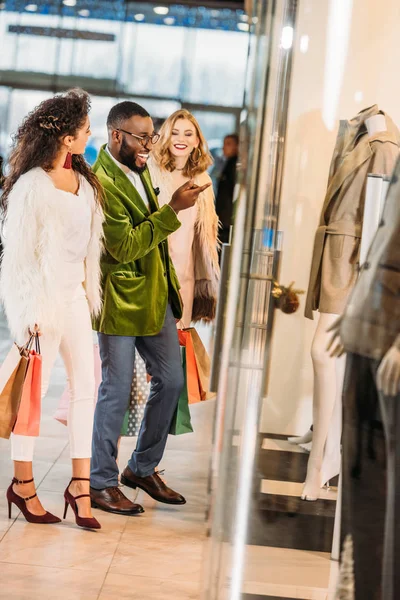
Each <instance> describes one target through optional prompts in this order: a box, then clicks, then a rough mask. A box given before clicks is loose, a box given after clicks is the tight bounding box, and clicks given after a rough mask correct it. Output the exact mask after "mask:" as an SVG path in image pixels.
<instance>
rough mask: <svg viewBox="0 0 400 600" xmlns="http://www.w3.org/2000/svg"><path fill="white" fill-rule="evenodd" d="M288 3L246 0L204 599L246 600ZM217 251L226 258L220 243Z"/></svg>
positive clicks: (278, 241)
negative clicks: (243, 82) (244, 77)
mask: <svg viewBox="0 0 400 600" xmlns="http://www.w3.org/2000/svg"><path fill="white" fill-rule="evenodd" d="M296 6H297V3H296V2H295V1H294V0H282V1H279V2H276V1H273V0H269V1H267V0H259V1H257V2H248V3H247V10H248V23H249V38H250V40H249V59H248V60H249V62H248V81H247V86H246V95H245V104H244V109H243V112H242V119H241V132H240V133H241V149H240V167H239V173H238V177H239V192H238V197H237V200H236V210H235V224H234V231H233V242H232V247H231V248H229V263H230V264H229V268H226V264H225V268H223V273H224V274H226V276H227V277H228V278H229V281H228V282H226V281H222V283H221V290H223V289H224V288H226V287H227V295H226V301H225V304H224V307H223V308H222V309H221V307H220V313H219V319H220V321H219V323H217V330H218V332H219V335H217V336H216V339H217V340H218V339H221V341H222V343H221V347H218V344H216V348H215V350H214V373H213V375H214V377H213V379H214V380H217V381H218V384H217V388H218V401H217V415H216V425H215V439H214V442H215V452H214V456H213V463H212V468H211V477H210V481H211V486H210V487H211V497H212V500H211V510H210V539H209V544H208V548H207V552H206V555H205V576H204V598H207V599H210V600H211V599H212V600H217V599H218V600H240V599H241V598H245V595H244V593H245V589H246V575H245V573H246V563H247V562H248V558H249V557H248V548H249V546H248V542H247V538H248V532H249V526H250V515H252V513H253V511H254V509H255V507H254V502H255V501H257V499H258V495H257V493H255V492H257V489H258V487H259V485H260V480H259V477H258V475H257V472H256V456H257V451H258V444H259V441H260V440H259V435H258V431H259V418H260V412H261V407H262V399H263V397H264V395H265V390H266V388H267V386H268V365H269V354H270V352H269V341H270V333H271V328H272V324H273V318H274V308H273V306H274V301H273V298H272V295H271V291H272V289H273V279H274V277H275V276H276V275H277V273H278V270H279V253H280V249H281V245H282V237H281V236H280V234H279V232H278V231H277V222H278V217H279V202H280V187H281V178H282V165H283V160H284V149H285V133H286V119H287V104H288V94H289V83H290V73H291V61H292V42H293V36H294V27H295V19H296ZM224 255H225V256H224V259H225V262H226V259H227V256H228V249H225V251H224ZM221 332H223V334H222V335H221Z"/></svg>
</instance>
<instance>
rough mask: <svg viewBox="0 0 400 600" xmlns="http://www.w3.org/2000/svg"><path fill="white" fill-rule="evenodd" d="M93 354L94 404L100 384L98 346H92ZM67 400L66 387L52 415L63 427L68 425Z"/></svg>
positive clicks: (68, 392) (68, 394) (68, 393)
mask: <svg viewBox="0 0 400 600" xmlns="http://www.w3.org/2000/svg"><path fill="white" fill-rule="evenodd" d="M93 353H94V381H95V395H94V403H95V404H96V402H97V394H98V391H99V387H100V383H101V359H100V350H99V345H98V344H94V346H93ZM69 399H70V391H69V388H68V386H66V388H65V390H64V392H63V394H62V396H61V398H60V402H59V404H58V407H57V410H56V412H55V413H54V415H53V418H54V419H55V420H56V421H59V422H60V423H62V424H63V425H68V408H69Z"/></svg>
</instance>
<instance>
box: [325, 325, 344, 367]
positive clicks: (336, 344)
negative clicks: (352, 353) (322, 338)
mask: <svg viewBox="0 0 400 600" xmlns="http://www.w3.org/2000/svg"><path fill="white" fill-rule="evenodd" d="M341 322H342V316H340V317H338V318H337V319H336V321H335V322H334V323H333V324H332V325H331V326H330V327H329V329H328V331H331V332H332V337H331V339H330V340H329V344H328V346H327V348H326V350H327V352H329V355H330V356H332V357H335V356H336V357H337V358H339V356H342V355H343V354H344V353H345V349H344V347H343V344H342V341H341V339H340V324H341Z"/></svg>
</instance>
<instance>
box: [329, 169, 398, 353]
mask: <svg viewBox="0 0 400 600" xmlns="http://www.w3.org/2000/svg"><path fill="white" fill-rule="evenodd" d="M340 337H341V340H342V342H343V344H344V347H345V349H346V350H347V351H348V352H353V353H355V354H360V355H361V356H367V357H369V358H375V359H377V360H380V359H381V358H382V357H383V356H384V355H385V354H386V352H387V350H388V349H389V348H390V347H391V346H393V345H394V344H395V345H396V346H397V347H398V348H399V349H400V160H399V161H398V162H397V165H396V169H395V172H394V175H393V178H392V182H391V185H390V188H389V192H388V196H387V200H386V204H385V208H384V211H383V216H382V221H381V223H380V226H379V229H378V231H377V233H376V235H375V237H374V240H373V242H372V244H371V248H370V250H369V252H368V255H367V259H366V262H365V263H364V265H363V266H362V268H361V274H360V277H359V278H358V281H357V284H356V286H355V288H354V290H353V292H352V294H351V296H350V300H349V302H348V305H347V307H346V310H345V312H344V315H343V318H342V321H341V324H340Z"/></svg>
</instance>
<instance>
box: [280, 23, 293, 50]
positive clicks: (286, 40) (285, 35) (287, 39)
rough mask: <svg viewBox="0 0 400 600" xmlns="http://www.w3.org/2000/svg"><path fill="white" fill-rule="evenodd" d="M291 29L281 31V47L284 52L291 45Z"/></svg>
mask: <svg viewBox="0 0 400 600" xmlns="http://www.w3.org/2000/svg"><path fill="white" fill-rule="evenodd" d="M293 33H294V32H293V27H289V26H287V27H284V28H283V29H282V37H281V46H282V48H283V49H284V50H289V49H290V48H291V47H292V44H293Z"/></svg>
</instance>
